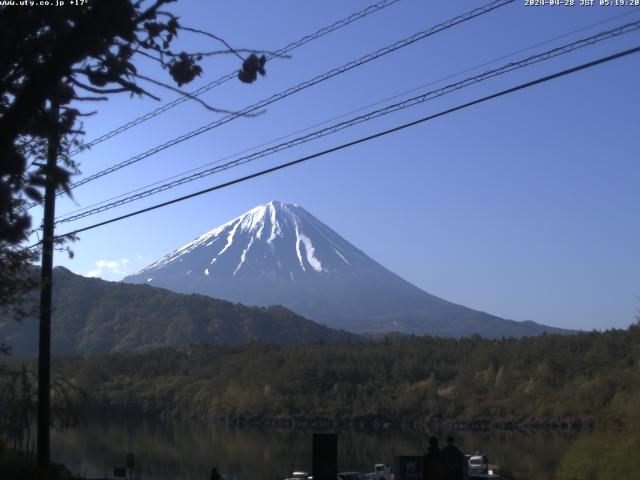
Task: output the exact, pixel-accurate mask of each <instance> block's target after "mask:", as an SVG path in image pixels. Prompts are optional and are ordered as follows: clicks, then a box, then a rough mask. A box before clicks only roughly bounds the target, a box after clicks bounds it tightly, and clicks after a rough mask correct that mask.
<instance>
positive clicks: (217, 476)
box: [210, 467, 222, 480]
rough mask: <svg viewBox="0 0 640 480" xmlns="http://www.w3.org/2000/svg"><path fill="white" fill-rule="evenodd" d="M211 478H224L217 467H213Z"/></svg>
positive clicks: (216, 479)
mask: <svg viewBox="0 0 640 480" xmlns="http://www.w3.org/2000/svg"><path fill="white" fill-rule="evenodd" d="M210 480H222V477H221V476H220V474H219V473H218V469H217V468H216V467H213V468H212V469H211V477H210Z"/></svg>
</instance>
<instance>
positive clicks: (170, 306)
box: [0, 267, 361, 356]
mask: <svg viewBox="0 0 640 480" xmlns="http://www.w3.org/2000/svg"><path fill="white" fill-rule="evenodd" d="M53 281H54V286H53V309H54V312H53V319H52V352H53V354H54V355H94V354H98V353H104V352H116V351H139V350H146V349H151V348H159V347H166V346H171V347H179V346H187V345H191V344H201V343H205V344H209V345H241V344H246V343H249V342H252V341H259V342H269V343H276V344H280V345H289V344H299V343H318V342H324V343H344V342H347V343H348V342H359V341H361V338H360V337H358V336H357V335H354V334H352V333H348V332H342V331H338V330H335V329H331V328H329V327H326V326H324V325H320V324H317V323H315V322H312V321H310V320H307V319H305V318H302V317H300V316H299V315H296V314H295V313H293V312H291V311H290V310H288V309H286V308H284V307H282V306H271V307H269V308H265V307H246V306H244V305H238V304H234V303H231V302H228V301H225V300H218V299H213V298H210V297H208V296H204V295H198V294H193V295H184V294H179V293H175V292H171V291H169V290H166V289H161V288H157V287H151V286H149V285H131V284H125V283H120V282H108V281H105V280H101V279H98V278H88V277H83V276H81V275H77V274H74V273H72V272H71V271H69V270H67V269H66V268H64V267H56V268H55V269H54V277H53ZM35 296H36V292H34V299H35ZM0 338H2V339H3V340H2V342H3V343H7V344H9V345H11V346H12V348H13V353H14V354H16V355H20V356H32V355H36V354H37V350H38V320H37V319H36V318H28V319H24V320H23V321H21V322H17V321H15V320H12V319H7V318H0Z"/></svg>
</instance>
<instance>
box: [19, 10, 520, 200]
mask: <svg viewBox="0 0 640 480" xmlns="http://www.w3.org/2000/svg"><path fill="white" fill-rule="evenodd" d="M513 2H514V0H494V1H492V2H490V3H488V4H486V5H483V6H481V7H478V8H475V9H473V10H471V11H469V12H467V13H464V14H462V15H459V16H457V17H454V18H452V19H451V20H448V21H446V22H444V23H440V24H438V25H435V26H434V27H431V28H430V29H428V30H424V31H422V32H418V33H415V34H414V35H412V36H410V37H407V38H405V39H403V40H400V41H398V42H396V43H394V44H392V45H389V46H387V47H384V48H381V49H379V50H377V51H375V52H373V53H370V54H368V55H365V56H363V57H360V58H359V59H357V60H353V61H351V62H349V63H346V64H345V65H343V66H341V67H338V68H334V69H333V70H330V71H329V72H326V73H324V74H322V75H318V76H316V77H314V78H312V79H311V80H307V81H305V82H302V83H300V84H298V85H296V86H294V87H290V88H288V89H287V90H284V91H282V92H280V93H277V94H275V95H272V96H271V97H268V98H266V99H263V100H261V101H259V102H258V103H255V104H253V105H250V106H248V107H245V108H243V109H242V110H240V111H239V112H235V113H233V114H229V115H226V116H224V117H222V118H220V119H218V120H215V121H213V122H211V123H208V124H206V125H203V126H202V127H200V128H197V129H195V130H192V131H190V132H188V133H185V134H183V135H181V136H179V137H176V138H174V139H172V140H169V141H167V142H165V143H163V144H161V145H157V146H155V147H153V148H151V149H149V150H147V151H145V152H143V153H140V154H138V155H136V156H134V157H131V158H129V159H128V160H125V161H123V162H120V163H118V164H116V165H113V166H111V167H109V168H107V169H105V170H102V171H100V172H97V173H95V174H93V175H90V176H89V177H86V178H83V179H82V180H79V181H78V182H75V183H73V184H71V185H69V189H70V190H72V189H74V188H77V187H79V186H81V185H84V184H86V183H89V182H91V181H93V180H96V179H98V178H101V177H104V176H105V175H109V174H110V173H113V172H115V171H118V170H120V169H122V168H125V167H128V166H129V165H132V164H134V163H137V162H139V161H141V160H143V159H145V158H147V157H150V156H152V155H155V154H157V153H159V152H161V151H163V150H166V149H168V148H170V147H172V146H174V145H177V144H179V143H182V142H184V141H186V140H189V139H191V138H193V137H196V136H198V135H201V134H202V133H205V132H207V131H209V130H211V129H213V128H216V127H219V126H221V125H224V124H225V123H228V122H230V121H232V120H235V119H236V118H238V117H241V116H245V115H247V114H251V113H253V112H255V111H257V110H260V109H262V108H264V107H266V106H267V105H270V104H272V103H274V102H276V101H279V100H282V99H283V98H286V97H289V96H290V95H293V94H294V93H297V92H299V91H301V90H304V89H306V88H309V87H311V86H313V85H316V84H318V83H320V82H324V81H326V80H329V79H330V78H333V77H335V76H336V75H340V74H342V73H345V72H348V71H349V70H352V69H353V68H356V67H359V66H361V65H364V64H366V63H368V62H370V61H372V60H376V59H378V58H380V57H382V56H384V55H386V54H388V53H391V52H394V51H396V50H399V49H400V48H404V47H407V46H409V45H412V44H414V43H416V42H418V41H419V40H423V39H424V38H427V37H429V36H431V35H434V34H436V33H438V32H441V31H443V30H447V29H449V28H451V27H453V26H455V25H458V24H461V23H464V22H467V21H469V20H471V19H473V18H475V17H478V16H481V15H484V14H486V13H489V12H491V11H493V10H496V9H498V8H500V7H504V6H505V5H508V4H510V3H513ZM61 194H62V192H61V193H60V195H61ZM36 205H38V202H33V203H31V204H29V205H28V206H27V207H25V210H28V209H30V208H32V207H34V206H36Z"/></svg>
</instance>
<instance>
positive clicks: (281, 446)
mask: <svg viewBox="0 0 640 480" xmlns="http://www.w3.org/2000/svg"><path fill="white" fill-rule="evenodd" d="M311 434H312V432H310V431H305V432H300V431H290V430H256V429H230V428H226V427H225V426H223V425H220V424H211V423H198V422H193V421H178V420H171V421H151V420H147V421H139V422H133V421H111V422H102V421H92V422H90V423H89V424H88V425H86V426H84V427H82V428H80V429H77V430H71V431H68V432H65V433H63V434H60V433H54V434H52V456H53V457H54V458H55V459H56V460H58V461H61V462H63V463H65V464H66V465H67V466H68V467H69V468H70V469H71V470H72V471H73V472H74V473H76V474H78V475H85V476H87V477H106V476H109V477H110V476H111V475H112V474H113V468H114V467H117V466H124V465H125V454H126V453H128V452H131V453H134V454H135V456H136V471H137V472H140V473H142V475H143V478H144V479H145V480H167V479H172V480H180V479H185V480H186V479H189V480H192V479H208V478H209V474H210V472H211V467H213V466H217V467H218V470H219V471H220V472H222V473H243V474H245V475H246V477H247V478H248V479H249V480H255V479H265V480H274V479H276V478H278V477H280V476H281V475H284V474H286V473H288V472H291V471H292V470H295V469H307V468H310V467H311ZM431 434H432V432H414V431H381V432H352V431H347V432H340V433H339V438H338V448H339V451H338V462H339V468H340V469H341V470H360V471H367V472H368V471H371V470H372V469H373V465H374V464H375V463H381V462H382V463H388V464H390V463H391V462H392V459H393V457H394V456H395V455H413V454H422V453H424V452H425V451H426V449H427V441H428V438H429V436H430V435H431ZM434 434H435V435H436V436H439V437H440V438H441V439H442V442H443V443H444V438H445V437H446V435H447V434H446V433H444V432H441V433H434ZM454 436H455V437H456V443H457V444H458V446H459V447H460V448H461V449H462V450H463V451H465V452H473V451H475V450H480V451H482V452H483V453H485V454H486V455H487V456H488V457H489V460H490V461H491V463H495V464H498V465H502V466H503V467H505V468H506V469H508V470H509V471H511V472H512V473H513V474H514V475H515V477H516V478H518V479H521V480H528V479H531V480H533V479H535V480H544V479H551V478H552V476H553V472H554V471H555V469H556V467H557V465H558V463H559V462H560V460H561V458H562V456H563V455H564V453H565V452H566V451H567V450H568V448H569V447H570V446H571V444H572V443H573V442H574V441H575V440H576V438H577V435H576V434H569V433H563V432H533V433H532V432H462V433H455V434H454Z"/></svg>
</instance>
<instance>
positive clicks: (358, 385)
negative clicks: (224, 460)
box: [56, 327, 640, 425]
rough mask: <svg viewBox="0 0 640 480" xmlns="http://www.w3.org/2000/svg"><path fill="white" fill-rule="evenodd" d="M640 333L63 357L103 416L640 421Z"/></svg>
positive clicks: (60, 366) (63, 365)
mask: <svg viewBox="0 0 640 480" xmlns="http://www.w3.org/2000/svg"><path fill="white" fill-rule="evenodd" d="M639 347H640V328H637V327H632V328H630V329H629V330H612V331H607V332H603V333H598V332H593V333H583V334H577V335H574V336H557V335H543V336H540V337H529V338H522V339H508V340H486V339H482V338H479V337H473V338H467V339H461V340H454V339H444V338H434V337H416V338H404V339H400V338H395V339H389V340H388V341H383V342H379V343H369V344H357V345H305V346H289V347H278V346H274V345H266V344H251V345H249V346H244V347H222V346H221V347H205V346H202V347H187V348H180V349H169V348H167V349H161V350H154V351H149V352H146V353H138V354H109V355H101V356H97V357H93V358H88V359H84V360H81V359H78V358H73V359H62V360H59V361H58V362H57V365H56V369H58V370H59V371H60V372H63V373H64V374H65V375H66V376H68V377H69V378H72V379H74V381H76V382H78V383H79V384H80V385H83V386H84V387H85V388H87V389H88V390H90V391H92V392H95V395H96V397H97V401H98V404H99V405H101V408H102V410H101V411H102V412H104V413H107V412H109V411H114V410H124V411H130V412H136V413H145V414H163V415H181V416H197V417H209V418H219V417H236V418H237V417H245V418H252V417H253V418H277V417H296V416H301V417H327V418H332V419H340V418H356V417H371V416H378V417H380V418H385V419H389V420H391V421H394V420H404V421H407V422H411V421H426V420H430V419H434V418H440V419H446V420H459V421H462V420H465V421H467V420H479V419H490V420H500V421H515V422H525V421H526V422H529V423H535V422H536V421H537V422H544V421H546V420H558V419H564V420H567V421H568V422H571V421H573V420H575V419H595V420H596V424H609V425H613V424H615V422H621V423H622V424H631V423H633V422H635V423H634V424H636V425H637V424H638V419H639V418H640V411H639V410H638V408H637V407H633V408H631V406H632V405H639V404H640V403H639V402H638V400H640V366H639V365H640V363H639V361H640V348H639Z"/></svg>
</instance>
